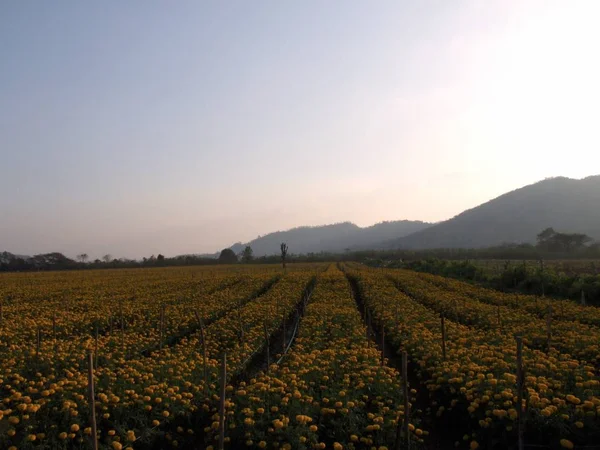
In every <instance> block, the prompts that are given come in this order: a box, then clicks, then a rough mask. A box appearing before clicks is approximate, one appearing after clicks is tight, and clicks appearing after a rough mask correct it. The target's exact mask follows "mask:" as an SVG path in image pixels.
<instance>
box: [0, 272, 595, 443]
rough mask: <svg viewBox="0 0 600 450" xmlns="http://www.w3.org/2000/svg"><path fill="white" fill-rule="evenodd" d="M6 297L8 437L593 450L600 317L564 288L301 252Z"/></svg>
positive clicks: (88, 277)
mask: <svg viewBox="0 0 600 450" xmlns="http://www.w3.org/2000/svg"><path fill="white" fill-rule="evenodd" d="M0 302H1V303H0V304H1V307H0V449H11V450H12V449H72V448H76V449H88V448H93V442H94V441H95V440H97V442H98V446H99V448H102V449H117V450H119V449H127V448H129V449H162V448H168V449H170V448H183V449H196V448H197V449H218V448H220V446H221V445H222V446H223V447H224V448H227V449H238V448H248V449H256V448H268V449H336V450H340V449H369V450H370V449H377V450H383V449H390V450H391V449H395V448H407V447H410V448H415V449H418V448H423V449H433V448H462V449H476V448H490V449H492V448H494V449H504V448H517V442H518V440H519V436H518V435H519V429H521V430H522V431H521V435H522V440H523V442H524V443H525V448H550V449H554V448H556V449H560V448H582V449H583V448H587V449H591V448H600V418H599V415H600V377H599V375H598V370H599V369H600V310H599V309H597V308H594V307H591V306H580V305H578V304H576V303H574V302H571V301H567V300H564V301H562V300H554V299H553V300H549V299H546V298H540V297H534V296H524V295H515V294H505V293H500V292H496V291H491V290H487V289H484V288H481V287H477V286H474V285H470V284H466V283H462V282H459V281H456V280H451V279H445V278H441V277H437V276H434V275H428V274H422V273H416V272H410V271H405V270H394V269H370V268H366V267H364V266H362V265H358V264H339V265H336V264H312V265H311V264H304V265H301V264H289V265H288V267H287V269H286V270H285V271H284V270H283V269H282V268H281V267H280V266H275V265H235V266H203V267H185V268H153V269H130V270H128V269H120V270H81V271H72V272H46V273H12V274H1V275H0ZM441 317H443V319H442V318H441ZM442 321H443V323H444V328H442ZM442 330H444V331H442ZM516 337H520V338H521V339H522V343H523V345H522V367H523V371H524V372H523V377H522V389H521V391H520V392H519V383H518V381H519V380H518V379H517V366H518V361H517V360H518V357H517V345H516V339H515V338H516ZM403 352H405V354H406V355H407V356H408V367H407V369H408V371H407V376H406V377H403V376H402V364H401V355H402V353H403ZM90 355H91V356H90ZM90 359H91V362H92V365H91V367H90V364H89V361H90ZM223 361H225V362H226V374H225V384H223V383H222V379H223V373H222V368H223ZM90 369H91V370H92V374H93V381H94V395H93V400H94V401H95V417H96V429H97V433H96V439H94V436H93V428H92V407H91V399H92V397H91V396H90V394H89V373H90ZM222 392H224V393H225V395H224V396H223V395H222ZM519 396H522V401H521V405H519ZM405 405H408V409H407V407H406V406H405ZM519 410H520V411H521V417H520V419H519ZM221 411H224V414H223V415H221V413H220V412H221ZM222 424H223V428H222ZM519 424H520V426H519ZM223 430H224V432H223ZM221 433H223V439H222V440H221V437H220V435H221ZM531 446H534V447H531Z"/></svg>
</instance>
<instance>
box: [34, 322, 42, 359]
mask: <svg viewBox="0 0 600 450" xmlns="http://www.w3.org/2000/svg"><path fill="white" fill-rule="evenodd" d="M41 346H42V329H41V328H40V327H38V329H37V339H36V345H35V356H37V357H38V358H39V357H40V348H41Z"/></svg>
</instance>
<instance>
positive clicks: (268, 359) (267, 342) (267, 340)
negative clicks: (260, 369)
mask: <svg viewBox="0 0 600 450" xmlns="http://www.w3.org/2000/svg"><path fill="white" fill-rule="evenodd" d="M264 329H265V345H266V346H267V375H268V374H269V367H270V366H271V351H270V349H269V332H268V331H267V321H266V320H265V323H264Z"/></svg>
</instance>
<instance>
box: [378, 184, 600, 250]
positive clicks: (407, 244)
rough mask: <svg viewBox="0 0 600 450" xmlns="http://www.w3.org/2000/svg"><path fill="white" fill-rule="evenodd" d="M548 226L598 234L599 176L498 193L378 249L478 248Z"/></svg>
mask: <svg viewBox="0 0 600 450" xmlns="http://www.w3.org/2000/svg"><path fill="white" fill-rule="evenodd" d="M547 227H553V228H554V229H555V230H559V231H565V232H569V233H584V234H586V235H588V236H591V237H592V238H594V239H600V176H598V175H597V176H592V177H588V178H584V179H582V180H573V179H570V178H564V177H560V178H550V179H546V180H544V181H540V182H538V183H535V184H532V185H529V186H525V187H523V188H521V189H517V190H515V191H512V192H509V193H507V194H504V195H501V196H500V197H497V198H495V199H493V200H490V201H489V202H487V203H484V204H482V205H480V206H478V207H476V208H473V209H470V210H467V211H464V212H463V213H461V214H459V215H458V216H456V217H454V218H452V219H450V220H447V221H444V222H440V223H438V224H436V225H433V226H431V227H428V228H427V229H424V230H420V231H418V232H416V233H413V234H411V235H409V236H405V237H401V236H398V238H397V239H393V240H390V241H384V242H382V243H380V245H378V246H377V248H406V249H428V248H481V247H490V246H495V245H500V244H503V243H525V242H527V243H535V241H536V236H537V234H538V233H539V232H540V231H541V230H544V229H546V228H547Z"/></svg>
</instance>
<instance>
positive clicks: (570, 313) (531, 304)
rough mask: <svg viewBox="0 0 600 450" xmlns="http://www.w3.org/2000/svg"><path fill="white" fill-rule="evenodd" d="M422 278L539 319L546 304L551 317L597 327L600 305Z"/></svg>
mask: <svg viewBox="0 0 600 450" xmlns="http://www.w3.org/2000/svg"><path fill="white" fill-rule="evenodd" d="M422 279H423V280H426V281H428V282H430V283H433V284H435V285H437V286H439V287H441V288H443V289H447V290H451V291H453V292H456V293H458V294H460V295H461V296H467V297H472V298H475V299H477V300H480V301H482V302H484V303H489V304H491V305H500V306H508V307H511V308H515V309H519V310H522V311H526V312H528V313H531V314H534V315H536V316H538V317H540V318H542V319H545V318H546V317H547V314H548V307H549V306H551V307H552V317H553V320H565V321H569V322H573V321H576V322H581V323H585V324H587V325H593V326H596V327H598V326H600V308H596V307H594V306H584V305H581V304H579V303H577V302H574V301H571V300H562V299H555V298H552V299H550V298H543V297H538V296H535V295H523V294H519V293H513V294H510V293H506V292H500V291H497V290H494V289H486V288H483V287H481V286H473V285H472V284H469V283H464V282H462V281H458V280H454V279H452V278H445V277H441V276H438V275H431V274H426V273H423V274H422Z"/></svg>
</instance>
